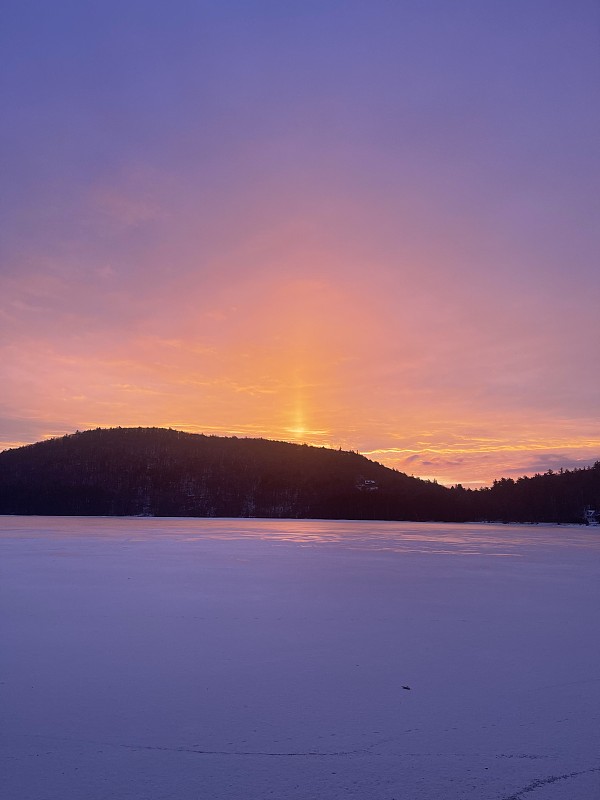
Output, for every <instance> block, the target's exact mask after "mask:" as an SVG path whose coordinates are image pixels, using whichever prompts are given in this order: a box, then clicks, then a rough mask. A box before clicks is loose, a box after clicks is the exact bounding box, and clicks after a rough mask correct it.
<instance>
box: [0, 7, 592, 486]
mask: <svg viewBox="0 0 600 800" xmlns="http://www.w3.org/2000/svg"><path fill="white" fill-rule="evenodd" d="M599 33H600V5H599V4H598V2H597V1H596V0H454V2H452V3H449V2H447V0H394V2H392V1H391V0H368V2H367V1H366V0H364V1H360V2H359V1H358V0H344V2H342V1H341V0H337V1H336V0H319V2H314V1H313V0H302V2H299V1H298V0H288V1H287V2H285V3H282V2H280V1H278V0H270V1H269V2H267V0H245V2H243V1H242V0H237V1H236V0H218V2H217V0H212V2H203V0H196V1H195V2H191V0H171V1H170V2H166V1H165V2H157V0H143V1H140V2H138V0H119V2H114V0H102V2H94V0H90V2H81V0H72V1H71V2H66V0H55V2H53V3H48V2H46V1H45V0H44V1H43V2H33V1H32V2H29V0H18V2H16V1H15V0H5V2H3V4H2V9H1V11H0V61H1V67H0V73H1V77H0V92H1V101H2V109H3V113H2V115H1V117H2V121H1V122H0V130H1V137H2V147H1V151H2V165H1V169H2V191H1V193H0V205H1V219H2V230H1V234H2V238H1V253H0V256H1V260H0V264H1V267H0V349H1V355H0V449H2V448H7V447H14V446H18V445H21V444H25V443H29V442H34V441H38V440H40V439H44V438H48V437H51V436H58V435H62V434H65V433H70V432H73V431H75V430H77V429H79V430H84V429H87V428H96V427H114V426H119V425H120V426H123V427H125V426H160V427H172V428H178V429H182V430H188V431H193V432H202V433H207V434H218V435H236V436H261V437H266V438H272V439H285V440H289V441H297V442H307V443H309V444H317V445H324V446H328V447H335V448H338V447H342V448H343V449H351V450H358V451H360V452H362V453H364V454H365V455H367V456H368V457H370V458H373V459H375V460H377V461H380V462H381V463H384V464H386V465H388V466H392V467H395V468H397V469H400V470H402V471H403V472H407V473H408V474H411V475H416V476H419V477H423V478H427V479H430V480H437V481H439V482H440V483H445V484H454V483H457V482H460V483H462V484H463V485H466V486H478V485H483V484H489V483H490V482H491V481H492V480H493V479H495V478H500V477H503V476H505V477H517V476H519V475H523V474H532V473H534V472H540V471H541V472H543V471H546V470H548V469H558V468H560V467H564V468H571V467H573V466H584V465H586V464H591V463H593V462H594V461H596V460H598V459H599V458H600V416H599V410H600V359H599V353H600V333H599V331H600V325H599V318H600V266H599V263H598V254H599V252H600V246H599V245H600V243H599V238H600V226H599V225H598V212H599V210H600V209H599V205H600V203H599V194H600V193H599V187H600V174H599V173H600V158H599V156H600V153H599V147H598V142H599V141H600V102H599V101H600V96H599V95H600V89H599V87H600V57H599V41H600V37H599Z"/></svg>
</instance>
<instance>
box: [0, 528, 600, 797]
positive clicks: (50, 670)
mask: <svg viewBox="0 0 600 800" xmlns="http://www.w3.org/2000/svg"><path fill="white" fill-rule="evenodd" d="M0 547H1V550H2V574H1V589H0V592H1V596H0V602H1V608H2V632H1V642H2V648H1V663H0V682H1V683H0V698H1V701H0V702H1V708H0V714H1V720H2V722H1V734H0V735H1V743H2V754H3V767H2V770H1V775H0V793H1V794H2V797H4V798H7V800H108V798H115V799H116V800H167V798H169V799H172V800H204V798H206V800H238V799H239V800H264V799H265V798H275V799H276V800H287V799H288V798H290V799H291V800H309V799H310V800H312V799H313V798H315V799H316V798H323V800H337V799H338V798H345V800H348V799H357V798H359V799H360V800H419V799H421V798H422V799H423V800H438V798H439V800H521V798H524V800H530V798H531V800H567V798H568V800H598V798H600V702H599V701H600V624H599V622H600V620H599V610H600V580H599V578H600V532H599V531H598V529H593V528H590V529H586V528H580V527H543V526H535V527H533V526H532V527H526V526H508V525H498V526H494V525H434V524H415V523H386V522H330V521H327V522H311V521H300V520H295V521H282V520H215V519H208V520H206V519H203V520H197V519H101V518H41V517H38V518H36V517H31V518H23V517H0ZM404 687H410V688H404Z"/></svg>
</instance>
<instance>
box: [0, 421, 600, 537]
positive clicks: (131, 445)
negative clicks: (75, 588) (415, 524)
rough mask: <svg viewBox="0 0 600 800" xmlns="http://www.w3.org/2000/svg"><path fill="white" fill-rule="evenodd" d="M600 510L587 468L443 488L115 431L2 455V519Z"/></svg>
mask: <svg viewBox="0 0 600 800" xmlns="http://www.w3.org/2000/svg"><path fill="white" fill-rule="evenodd" d="M586 505H594V506H596V507H600V462H598V463H596V464H595V465H594V466H593V467H589V468H587V469H580V470H573V471H565V472H560V473H552V472H548V473H546V474H545V475H537V476H534V477H532V478H519V479H518V480H516V481H514V480H512V479H502V480H500V481H496V482H495V483H494V485H493V486H492V487H490V488H487V489H480V490H469V489H463V488H462V487H460V486H457V487H453V488H446V487H444V486H440V485H438V484H436V483H432V482H430V481H423V480H420V479H418V478H413V477H409V476H408V475H405V474H403V473H401V472H397V471H396V470H392V469H389V468H387V467H384V466H382V465H381V464H378V463H377V462H374V461H370V460H369V459H367V458H365V457H364V456H362V455H360V454H359V453H354V452H347V451H342V450H331V449H328V448H324V447H321V448H320V447H310V446H307V445H299V444H291V443H289V442H276V441H269V440H266V439H237V438H235V437H232V438H224V437H218V436H205V435H203V434H192V433H183V432H181V431H174V430H165V429H161V428H114V429H109V430H101V429H97V430H93V431H85V432H83V433H79V432H77V433H75V434H72V435H69V436H65V437H62V438H60V439H51V440H48V441H45V442H38V443H37V444H33V445H27V446H26V447H21V448H17V449H15V450H7V451H5V452H3V453H0V513H2V514H65V515H70V514H73V515H79V514H81V515H138V514H148V515H156V516H199V517H203V516H227V517H250V516H252V517H297V518H322V519H389V520H393V519H398V520H402V519H404V520H435V521H467V520H473V521H476V520H498V521H505V522H581V520H582V513H583V509H584V507H585V506H586Z"/></svg>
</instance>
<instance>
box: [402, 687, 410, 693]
mask: <svg viewBox="0 0 600 800" xmlns="http://www.w3.org/2000/svg"><path fill="white" fill-rule="evenodd" d="M402 688H403V689H408V691H409V692H410V686H403V687H402Z"/></svg>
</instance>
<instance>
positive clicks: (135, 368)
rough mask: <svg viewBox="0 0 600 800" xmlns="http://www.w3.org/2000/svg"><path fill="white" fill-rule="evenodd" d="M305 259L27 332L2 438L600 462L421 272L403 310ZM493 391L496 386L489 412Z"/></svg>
mask: <svg viewBox="0 0 600 800" xmlns="http://www.w3.org/2000/svg"><path fill="white" fill-rule="evenodd" d="M309 256H310V257H309ZM309 256H307V259H308V263H311V268H312V271H313V272H312V277H310V276H308V277H304V278H301V279H300V278H298V277H294V276H293V275H289V274H287V273H286V271H285V270H283V271H282V274H281V275H279V274H277V275H276V276H274V275H273V273H272V272H270V271H269V270H265V271H264V274H260V275H258V276H257V275H256V274H253V275H252V276H251V277H249V278H248V279H247V280H246V282H245V283H244V282H243V281H242V280H240V281H239V282H238V283H239V285H236V287H235V292H234V291H233V290H232V288H231V286H230V285H229V284H223V285H222V286H218V287H213V291H212V294H211V295H210V297H209V298H208V299H205V298H204V296H203V294H202V293H201V292H200V291H199V290H198V289H194V287H193V285H190V286H188V285H187V284H185V285H173V286H171V285H169V286H168V288H167V289H165V293H166V296H165V297H164V298H163V297H158V296H157V297H156V299H155V305H153V306H152V312H153V313H152V315H150V316H142V318H141V320H140V321H139V322H138V323H137V324H136V325H134V324H132V326H131V330H129V329H123V328H120V329H116V330H115V331H114V332H113V331H111V330H108V331H105V334H104V335H103V336H102V337H98V336H97V335H96V332H95V331H90V332H86V331H84V332H79V330H78V332H77V335H73V336H72V337H71V338H65V337H64V335H63V334H62V333H61V332H60V331H57V332H54V330H53V329H51V328H48V329H45V336H44V338H43V340H40V338H39V337H38V336H34V335H33V334H32V333H31V332H30V330H29V328H26V329H25V330H24V331H22V332H21V334H20V338H19V339H18V341H15V342H13V343H12V344H11V343H9V344H6V345H5V346H3V347H2V348H1V355H2V360H3V364H4V375H5V376H6V381H5V387H6V388H5V397H4V401H5V403H6V405H7V407H8V406H10V407H12V408H14V409H19V410H20V419H21V420H23V424H22V426H21V428H22V430H23V431H26V430H27V431H30V432H28V433H27V434H21V433H20V430H21V428H17V427H15V429H14V430H12V431H10V432H8V431H7V433H6V434H5V438H4V440H3V441H2V442H0V446H1V447H11V446H18V445H20V444H25V443H29V442H32V441H37V440H40V439H42V438H44V437H45V436H55V435H62V434H64V433H71V432H73V431H74V430H75V429H79V430H85V429H88V428H95V427H114V426H122V427H130V426H149V427H171V428H174V429H180V430H186V431H190V432H195V433H206V434H215V435H222V436H240V437H244V436H249V437H263V438H268V439H276V440H292V441H297V442H305V443H306V444H312V445H316V446H326V447H333V448H336V449H337V448H338V447H341V448H342V449H346V450H357V451H360V452H362V453H364V454H365V455H366V456H367V457H369V458H374V459H376V460H378V461H381V462H382V463H384V464H386V465H387V466H390V467H394V468H397V469H399V470H401V471H403V472H407V473H408V474H414V475H417V476H420V477H428V478H430V479H436V480H437V481H438V482H440V483H446V484H451V483H459V482H460V483H463V484H472V485H477V484H485V483H490V482H491V481H492V480H494V479H496V478H500V477H503V476H504V475H507V476H508V475H515V474H526V473H531V472H535V471H540V470H542V471H543V470H544V467H543V464H544V463H546V464H547V467H546V468H548V467H552V468H555V467H556V468H558V467H560V466H561V463H560V462H561V459H562V460H563V465H564V466H565V467H568V466H570V465H573V464H576V463H583V462H587V463H589V462H592V461H594V460H596V459H597V458H598V457H599V456H600V423H599V422H598V420H597V419H593V418H589V417H588V418H585V417H580V418H573V419H571V420H569V419H565V418H564V416H559V415H558V413H556V412H553V411H552V409H551V408H550V409H549V410H546V411H543V412H542V411H540V410H538V409H536V408H535V407H534V406H532V405H529V406H525V407H522V402H521V397H526V395H525V394H524V391H523V390H521V389H520V388H519V391H518V392H516V393H515V394H514V397H513V396H512V395H511V391H510V389H507V388H506V382H504V383H502V382H499V381H498V379H497V378H496V375H495V373H491V374H490V375H488V373H487V372H486V365H487V361H486V359H487V358H488V357H489V352H490V348H492V349H491V352H492V354H493V357H494V358H497V359H500V361H501V362H502V363H504V362H503V361H502V360H503V359H505V360H506V363H507V365H508V366H509V367H512V366H514V365H513V362H512V360H511V359H515V360H516V365H517V367H519V368H520V369H523V371H524V374H525V376H526V377H525V378H523V380H531V381H532V382H533V385H534V388H535V387H536V386H537V384H535V381H536V380H537V379H538V376H537V373H535V372H532V373H531V378H529V375H530V362H529V360H528V359H524V361H523V356H522V353H521V352H520V351H518V352H517V351H515V350H514V348H511V347H508V346H507V347H506V350H504V349H502V348H501V349H500V356H498V354H497V348H498V345H497V343H496V341H495V338H494V336H491V335H488V339H489V341H486V331H485V327H482V326H483V322H482V320H481V319H476V320H475V322H476V323H477V326H478V331H479V332H478V336H479V338H480V339H482V340H483V344H482V350H481V353H479V354H477V353H475V354H473V355H472V354H471V353H472V350H471V349H470V348H471V347H472V336H471V334H472V331H471V329H470V328H469V326H468V325H467V326H464V325H462V324H461V325H459V326H458V327H455V328H453V327H452V325H455V321H454V319H453V318H452V317H451V315H449V312H448V311H447V309H446V308H444V309H441V310H439V311H438V310H436V312H435V313H432V312H431V309H430V301H429V297H430V294H429V285H428V284H427V285H424V286H421V285H420V283H419V281H420V279H421V272H422V271H421V270H419V269H417V267H416V266H414V265H412V264H411V266H410V268H409V267H407V268H406V276H407V277H406V281H407V282H405V283H403V284H402V289H403V291H405V292H406V291H408V287H409V283H410V281H412V284H410V286H411V287H412V288H411V291H412V294H411V302H410V304H409V303H407V304H406V305H405V306H403V307H402V309H401V313H399V310H398V308H397V305H396V304H395V303H393V302H391V301H390V299H389V298H391V297H394V296H395V295H397V289H394V283H393V281H394V280H396V279H395V278H394V276H393V275H392V274H391V273H390V272H388V271H386V270H385V269H383V268H380V269H379V270H371V271H370V270H367V269H361V270H360V271H359V270H355V272H354V273H353V280H352V282H351V283H348V284H347V283H345V282H344V280H343V276H344V274H345V273H344V270H345V269H346V268H349V267H347V264H346V263H344V265H342V266H339V265H338V266H336V265H335V264H334V265H333V267H332V264H331V263H330V261H329V260H328V257H325V256H323V255H318V254H317V255H315V254H309ZM348 264H352V262H351V259H350V256H349V258H348ZM294 266H295V268H297V269H300V268H304V262H302V263H301V264H299V265H294ZM335 269H337V270H338V272H339V274H338V275H337V279H336V276H335ZM423 272H424V271H423ZM424 274H425V273H424ZM326 276H327V277H326ZM342 287H343V288H342ZM448 291H449V292H450V290H448ZM238 294H239V296H241V297H243V298H244V301H243V303H240V304H238V302H237V297H238ZM449 296H450V295H449ZM182 298H184V300H182ZM173 308H177V309H178V316H177V317H175V316H174V314H173V310H172V309H173ZM32 314H33V315H34V316H33V317H32V320H31V329H32V330H33V328H34V325H35V319H37V317H38V316H39V311H38V310H36V311H35V313H34V312H32ZM463 328H464V329H463ZM390 331H393V333H394V335H393V336H392V335H390V334H389V332H390ZM448 331H450V332H452V331H454V333H452V335H450V334H449V333H448ZM456 331H457V332H456ZM492 333H494V335H495V330H494V331H492ZM453 337H454V338H453ZM537 341H538V339H537V338H536V347H537ZM544 346H546V345H545V343H544ZM465 354H467V355H465ZM537 354H538V351H537V350H534V353H533V355H535V356H536V357H537ZM467 356H468V357H467ZM522 362H523V363H522ZM506 371H507V372H508V369H507V370H506ZM482 376H483V377H484V378H485V379H486V380H488V384H486V385H485V389H486V391H483V390H482ZM498 386H500V389H501V391H502V392H504V393H505V395H502V394H501V395H500V396H501V401H498V403H497V405H496V406H494V404H493V403H492V402H491V400H490V398H492V399H493V398H495V397H496V395H497V393H498V391H500V390H499V389H498ZM559 388H560V389H561V390H562V387H559ZM536 391H537V389H536ZM557 391H558V390H557ZM486 392H487V394H486ZM31 431H32V432H31ZM581 431H586V432H587V434H586V435H585V436H583V435H581Z"/></svg>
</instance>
